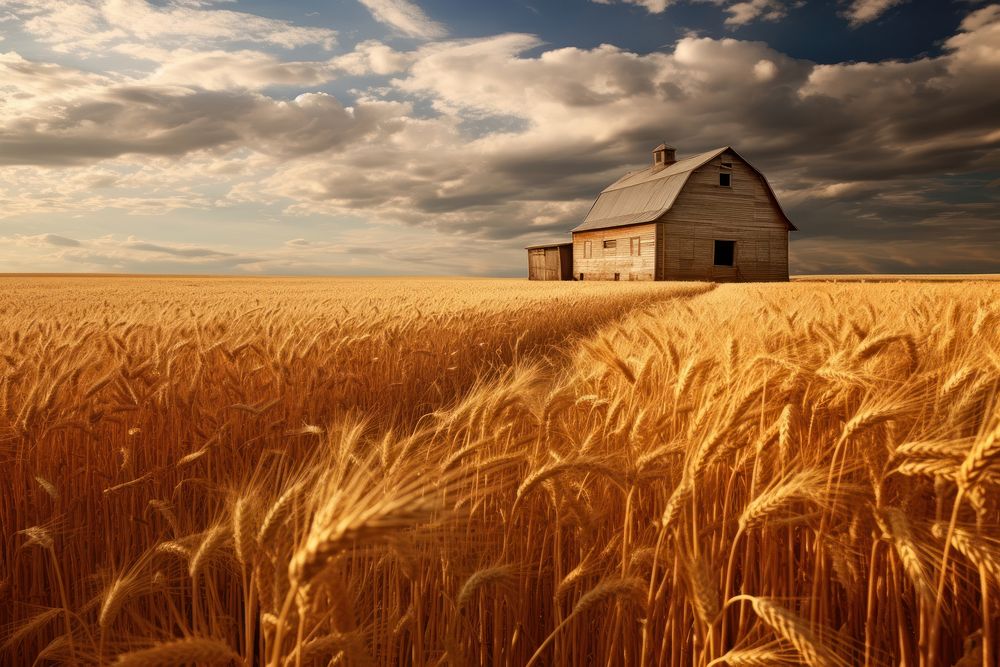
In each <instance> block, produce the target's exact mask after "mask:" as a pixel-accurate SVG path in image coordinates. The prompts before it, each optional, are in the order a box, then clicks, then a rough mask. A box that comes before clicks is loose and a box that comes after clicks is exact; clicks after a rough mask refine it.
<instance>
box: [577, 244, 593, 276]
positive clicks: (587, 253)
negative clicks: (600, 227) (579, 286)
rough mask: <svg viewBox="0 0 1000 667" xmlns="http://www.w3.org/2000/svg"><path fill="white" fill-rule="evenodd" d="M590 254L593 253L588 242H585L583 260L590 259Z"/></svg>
mask: <svg viewBox="0 0 1000 667" xmlns="http://www.w3.org/2000/svg"><path fill="white" fill-rule="evenodd" d="M592 253H593V248H592V246H591V245H590V241H585V242H584V243H583V256H584V258H585V259H590V256H591V254H592ZM580 280H583V278H580Z"/></svg>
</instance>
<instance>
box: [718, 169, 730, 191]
mask: <svg viewBox="0 0 1000 667" xmlns="http://www.w3.org/2000/svg"><path fill="white" fill-rule="evenodd" d="M719 185H721V186H722V187H724V188H729V187H732V185H733V175H732V174H727V173H721V174H719Z"/></svg>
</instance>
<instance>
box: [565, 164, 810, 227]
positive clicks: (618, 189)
mask: <svg viewBox="0 0 1000 667" xmlns="http://www.w3.org/2000/svg"><path fill="white" fill-rule="evenodd" d="M727 150H728V151H732V152H733V153H735V154H736V155H737V156H738V157H739V158H740V159H741V160H743V162H746V164H747V166H749V167H750V168H751V169H753V170H754V171H755V172H757V174H758V175H759V176H760V177H761V179H762V180H763V181H764V185H765V186H766V187H767V191H768V194H770V196H771V198H772V199H773V200H774V203H775V204H776V205H777V206H778V210H779V211H781V216H782V217H783V218H784V219H785V223H786V224H787V225H788V228H789V229H790V230H792V231H795V229H796V228H795V225H793V224H792V222H791V220H789V219H788V216H787V215H786V214H785V212H784V210H782V208H781V204H779V203H778V198H777V197H776V196H775V195H774V190H772V189H771V185H770V184H769V183H768V182H767V179H766V178H765V177H764V175H763V174H761V173H760V171H758V170H757V169H756V168H755V167H754V166H753V165H751V164H750V163H749V162H747V161H746V159H744V158H743V156H742V155H740V154H739V153H736V151H735V150H733V148H732V147H731V146H723V147H722V148H716V149H715V150H711V151H708V152H705V153H700V154H698V155H692V156H691V157H686V158H684V159H682V160H678V161H677V162H674V163H673V164H671V165H669V166H668V167H666V168H665V169H661V170H659V171H655V170H654V169H653V168H652V167H649V168H647V169H643V170H641V171H630V172H629V173H627V174H625V175H624V176H622V177H621V178H619V179H618V180H617V181H615V182H614V183H612V184H611V185H609V186H608V187H606V188H605V189H604V190H603V191H602V192H601V194H600V195H599V196H598V197H597V201H595V202H594V205H593V207H591V209H590V213H588V214H587V218H586V219H585V220H584V221H583V223H581V224H580V225H577V226H576V227H574V228H573V231H574V232H585V231H589V230H592V229H607V228H609V227H625V226H628V225H639V224H644V223H647V222H653V221H654V220H656V219H658V218H659V217H660V216H662V215H663V214H664V213H666V212H667V211H669V210H670V208H671V207H672V206H673V205H674V202H676V201H677V196H678V195H679V194H680V193H681V190H682V189H683V188H684V185H685V184H686V183H687V180H688V177H689V176H690V175H691V172H693V171H694V170H695V169H698V168H699V167H702V166H704V165H705V164H706V163H708V162H710V161H711V160H714V159H715V158H716V157H718V156H719V155H721V154H722V153H724V152H726V151H727Z"/></svg>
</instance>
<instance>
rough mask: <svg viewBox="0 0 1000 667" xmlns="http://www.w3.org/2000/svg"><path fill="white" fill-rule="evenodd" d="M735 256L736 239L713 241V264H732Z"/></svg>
mask: <svg viewBox="0 0 1000 667" xmlns="http://www.w3.org/2000/svg"><path fill="white" fill-rule="evenodd" d="M735 257H736V241H716V242H715V262H714V263H715V265H716V266H732V265H733V259H735Z"/></svg>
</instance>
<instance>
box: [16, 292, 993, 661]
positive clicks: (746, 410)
mask: <svg viewBox="0 0 1000 667" xmlns="http://www.w3.org/2000/svg"><path fill="white" fill-rule="evenodd" d="M4 280H5V284H4V285H3V287H4V288H5V289H4V294H5V299H4V300H3V301H2V302H0V350H2V351H3V354H0V456H2V460H3V461H4V462H5V464H6V465H5V470H4V474H3V475H2V476H0V483H2V488H3V493H4V498H5V502H4V503H3V504H2V505H0V526H2V527H3V531H4V532H3V538H4V539H3V541H2V542H0V599H2V600H3V601H4V604H0V629H2V630H0V631H2V633H3V637H2V638H0V640H2V642H0V662H2V663H4V664H31V663H32V662H35V661H36V660H38V662H39V663H40V664H43V663H46V662H48V663H53V662H56V663H66V664H72V663H77V664H110V663H112V662H114V661H115V660H119V661H120V662H122V663H124V664H157V663H158V662H159V663H161V664H177V663H184V662H187V663H213V662H215V663H218V664H226V663H227V662H233V663H242V664H267V665H270V666H271V667H279V666H283V665H296V666H297V665H300V664H301V665H312V664H328V663H330V662H332V661H337V664H341V663H342V664H348V665H368V664H371V665H395V664H413V665H419V666H430V665H436V664H443V663H444V662H445V661H451V662H453V663H459V664H496V665H524V664H526V663H529V662H530V661H532V660H534V661H535V662H536V663H544V664H553V665H587V664H629V665H632V664H635V665H640V666H643V667H648V666H650V665H700V666H702V667H704V666H705V665H719V666H720V667H721V666H722V665H727V664H728V665H759V664H767V665H784V664H788V665H792V664H813V665H822V664H832V665H840V664H850V665H864V666H865V667H881V666H882V665H887V666H888V665H896V664H913V665H921V664H922V665H924V666H925V667H931V666H932V665H938V664H940V665H945V664H948V665H950V664H962V665H973V664H975V665H982V666H983V667H993V666H994V665H996V664H998V650H997V649H998V646H997V644H998V638H1000V627H998V619H1000V602H998V600H1000V580H998V577H1000V544H998V542H997V540H996V536H997V535H998V534H1000V501H998V498H1000V444H998V443H1000V411H998V406H1000V331H998V327H997V326H996V323H997V322H1000V305H998V304H1000V285H998V284H996V283H988V282H974V283H973V282H970V283H955V284H951V283H944V282H939V283H918V282H914V283H880V284H851V283H837V284H823V283H817V282H812V283H798V284H796V283H792V284H786V285H726V286H720V287H713V286H710V285H701V284H645V285H642V284H621V283H618V284H595V283H550V284H540V283H527V282H523V281H490V280H467V281H462V280H449V279H426V280H424V279H420V280H417V279H413V280H381V279H378V280H350V279H274V280H263V279H202V278H198V279H186V278H142V279H140V278H120V279H105V278H74V279H70V278H58V279H56V278H6V279H4ZM7 601H10V603H9V604H7Z"/></svg>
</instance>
